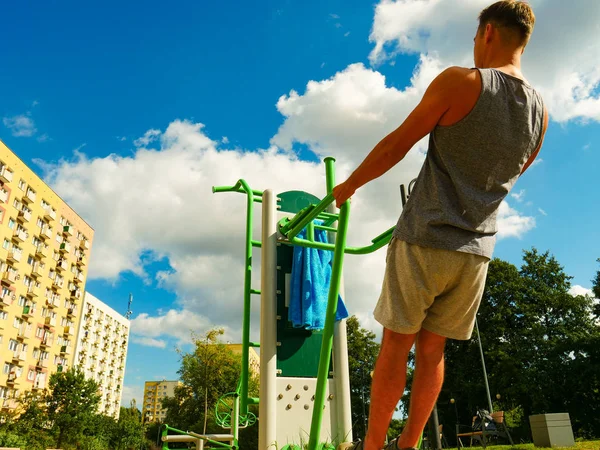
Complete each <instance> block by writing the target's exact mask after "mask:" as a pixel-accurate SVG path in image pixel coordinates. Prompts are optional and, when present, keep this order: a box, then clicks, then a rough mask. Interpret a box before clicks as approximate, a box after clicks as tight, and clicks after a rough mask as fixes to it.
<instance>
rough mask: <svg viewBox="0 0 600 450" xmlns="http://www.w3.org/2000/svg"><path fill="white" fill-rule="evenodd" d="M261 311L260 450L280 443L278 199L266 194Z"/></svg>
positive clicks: (263, 227) (264, 200) (264, 196)
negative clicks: (277, 274)
mask: <svg viewBox="0 0 600 450" xmlns="http://www.w3.org/2000/svg"><path fill="white" fill-rule="evenodd" d="M261 264H262V267H261V275H260V276H261V307H260V403H259V404H258V408H259V417H260V419H259V421H258V423H259V437H258V449H259V450H267V449H268V448H270V447H271V446H272V445H274V444H275V441H276V439H277V415H276V401H277V399H276V395H277V390H276V387H277V305H276V299H277V278H276V269H277V199H276V197H275V194H274V193H273V191H272V190H270V189H269V190H266V191H265V192H264V193H263V202H262V248H261Z"/></svg>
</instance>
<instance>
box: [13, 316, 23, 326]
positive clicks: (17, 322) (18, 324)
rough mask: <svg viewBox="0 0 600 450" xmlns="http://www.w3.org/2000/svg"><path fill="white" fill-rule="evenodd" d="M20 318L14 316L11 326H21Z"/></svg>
mask: <svg viewBox="0 0 600 450" xmlns="http://www.w3.org/2000/svg"><path fill="white" fill-rule="evenodd" d="M21 323H22V322H21V319H19V318H18V317H15V320H14V321H13V327H14V328H19V327H20V326H21Z"/></svg>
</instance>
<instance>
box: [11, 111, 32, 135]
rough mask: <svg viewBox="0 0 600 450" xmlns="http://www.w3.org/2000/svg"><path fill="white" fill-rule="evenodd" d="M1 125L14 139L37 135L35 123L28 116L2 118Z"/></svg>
mask: <svg viewBox="0 0 600 450" xmlns="http://www.w3.org/2000/svg"><path fill="white" fill-rule="evenodd" d="M2 123H3V124H4V126H5V127H6V128H8V129H9V130H10V132H11V134H12V135H13V136H15V137H31V136H33V135H34V134H35V133H37V128H36V127H35V122H34V121H33V119H32V118H31V116H30V115H29V114H19V115H16V116H11V117H3V118H2Z"/></svg>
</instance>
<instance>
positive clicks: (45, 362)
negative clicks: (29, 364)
mask: <svg viewBox="0 0 600 450" xmlns="http://www.w3.org/2000/svg"><path fill="white" fill-rule="evenodd" d="M35 367H38V368H40V369H47V368H48V360H47V359H38V360H37V362H36V363H35Z"/></svg>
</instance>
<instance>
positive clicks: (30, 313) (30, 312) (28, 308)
mask: <svg viewBox="0 0 600 450" xmlns="http://www.w3.org/2000/svg"><path fill="white" fill-rule="evenodd" d="M23 316H24V317H31V316H33V308H32V307H31V306H29V305H28V306H23Z"/></svg>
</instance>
